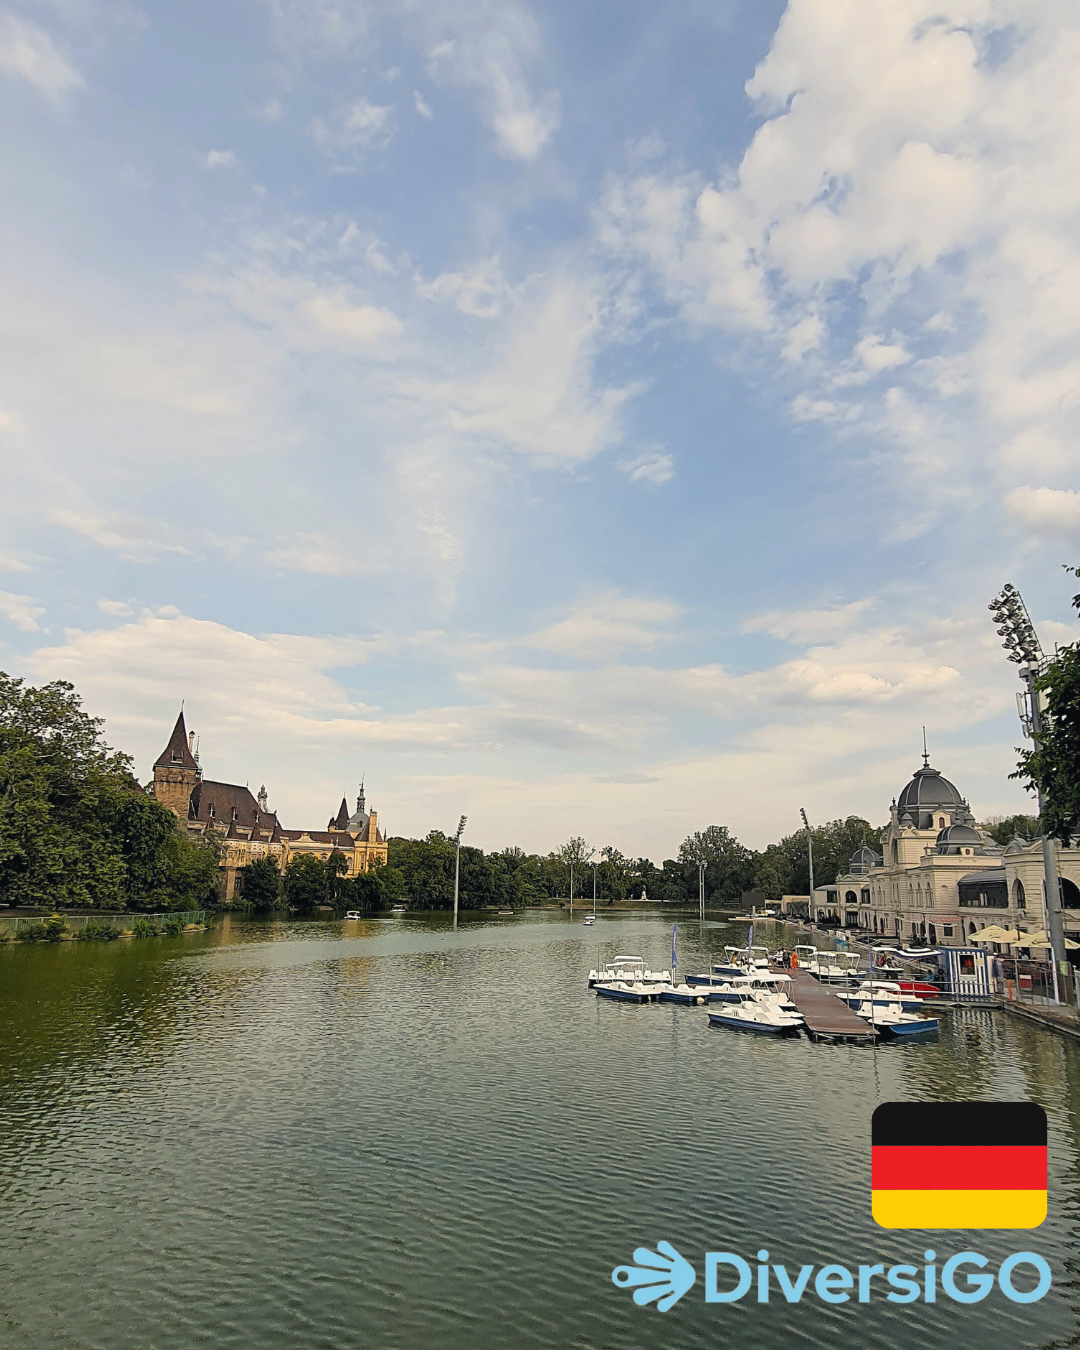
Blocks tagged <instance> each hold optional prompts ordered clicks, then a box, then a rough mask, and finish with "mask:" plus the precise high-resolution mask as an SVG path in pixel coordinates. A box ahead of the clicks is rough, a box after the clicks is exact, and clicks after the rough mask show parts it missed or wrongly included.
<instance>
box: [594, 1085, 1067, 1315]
mask: <svg viewBox="0 0 1080 1350" xmlns="http://www.w3.org/2000/svg"><path fill="white" fill-rule="evenodd" d="M871 1174H872V1181H871V1188H872V1194H871V1210H872V1213H873V1217H874V1220H875V1221H876V1222H877V1223H878V1224H879V1225H880V1226H881V1227H882V1228H893V1229H928V1230H941V1229H945V1230H949V1229H952V1230H955V1229H1008V1228H1016V1229H1023V1228H1037V1227H1038V1225H1039V1224H1040V1223H1042V1221H1043V1219H1045V1218H1046V1175H1047V1164H1046V1113H1045V1112H1044V1111H1043V1109H1042V1107H1041V1106H1036V1105H1035V1104H1034V1103H1032V1102H886V1103H885V1104H884V1105H883V1106H879V1107H878V1108H877V1110H876V1111H875V1112H874V1117H873V1123H872V1132H871ZM756 1258H757V1260H756V1263H754V1262H751V1261H750V1260H748V1259H747V1258H746V1257H744V1256H742V1255H740V1254H739V1253H737V1252H706V1253H705V1259H704V1280H703V1281H702V1285H703V1289H704V1297H705V1302H706V1303H737V1302H739V1301H740V1300H742V1299H748V1300H749V1301H756V1302H758V1303H769V1302H771V1301H773V1300H777V1301H779V1300H784V1301H786V1302H787V1303H801V1302H802V1300H803V1299H804V1298H807V1299H818V1300H820V1301H821V1302H822V1303H831V1304H837V1303H848V1302H858V1303H870V1302H872V1301H875V1300H876V1299H885V1300H887V1301H888V1302H890V1303H916V1302H924V1303H936V1302H937V1301H938V1300H939V1298H942V1299H950V1300H952V1301H953V1302H954V1303H981V1302H982V1300H983V1299H984V1298H986V1297H988V1295H989V1294H990V1293H991V1292H992V1291H993V1290H994V1288H995V1287H996V1288H997V1289H999V1290H1000V1291H1001V1293H1002V1294H1003V1295H1004V1296H1005V1298H1007V1299H1008V1300H1009V1301H1010V1302H1012V1303H1037V1302H1038V1301H1039V1299H1041V1298H1043V1297H1045V1295H1046V1294H1047V1293H1048V1292H1049V1289H1050V1286H1051V1283H1052V1274H1051V1270H1050V1266H1049V1264H1048V1263H1047V1262H1046V1261H1045V1260H1044V1258H1043V1257H1041V1256H1040V1255H1039V1254H1038V1253H1037V1252H1031V1251H1019V1252H1013V1253H1012V1255H1011V1256H1007V1257H1005V1259H1004V1260H1003V1261H1001V1262H999V1263H998V1264H997V1266H996V1267H995V1266H993V1265H992V1264H991V1262H990V1261H988V1260H987V1258H986V1257H985V1256H983V1255H982V1254H981V1253H979V1252H977V1251H973V1250H965V1251H958V1252H955V1253H954V1254H953V1255H951V1256H945V1257H942V1258H939V1257H938V1253H937V1252H936V1251H935V1250H934V1249H933V1248H927V1249H926V1250H925V1251H923V1252H921V1253H919V1254H918V1256H917V1257H916V1258H915V1259H913V1260H908V1261H899V1262H896V1263H895V1264H892V1265H888V1266H887V1265H885V1264H884V1263H883V1262H874V1263H863V1264H859V1263H853V1262H850V1261H849V1262H844V1263H841V1262H828V1263H826V1264H825V1265H821V1266H814V1265H805V1264H804V1265H800V1266H799V1267H798V1269H795V1268H794V1267H792V1268H791V1269H789V1268H788V1267H787V1266H786V1265H783V1264H781V1263H779V1262H770V1259H769V1253H768V1251H767V1250H766V1249H765V1248H761V1249H760V1250H759V1251H758V1252H757V1253H756ZM633 1260H634V1264H633V1265H632V1266H616V1268H615V1269H614V1270H613V1271H612V1273H611V1278H612V1281H613V1282H614V1283H615V1284H616V1285H617V1286H618V1287H619V1288H620V1289H630V1290H633V1299H634V1302H635V1303H636V1304H638V1305H639V1307H648V1306H649V1305H650V1304H654V1305H655V1307H656V1310H657V1311H658V1312H664V1313H666V1312H669V1311H670V1310H671V1309H672V1308H673V1307H674V1306H675V1305H676V1304H677V1303H678V1302H679V1300H680V1299H681V1298H683V1297H684V1295H686V1294H687V1293H688V1292H689V1291H690V1290H691V1289H692V1288H693V1287H694V1285H695V1284H696V1283H697V1278H698V1272H697V1270H696V1269H695V1268H694V1266H693V1265H692V1264H691V1262H690V1261H688V1260H687V1259H686V1257H684V1256H683V1255H682V1254H681V1253H680V1252H679V1251H677V1250H676V1249H675V1247H673V1246H672V1244H671V1243H670V1242H666V1241H663V1242H658V1243H657V1244H656V1250H655V1251H653V1250H652V1249H651V1248H649V1247H638V1248H637V1250H636V1251H635V1252H634V1256H633ZM751 1291H753V1292H751Z"/></svg>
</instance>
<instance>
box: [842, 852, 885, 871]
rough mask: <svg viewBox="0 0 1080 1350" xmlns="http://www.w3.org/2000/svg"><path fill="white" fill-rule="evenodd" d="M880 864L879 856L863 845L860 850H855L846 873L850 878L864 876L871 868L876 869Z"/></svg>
mask: <svg viewBox="0 0 1080 1350" xmlns="http://www.w3.org/2000/svg"><path fill="white" fill-rule="evenodd" d="M880 862H881V855H880V854H879V853H875V852H874V850H873V849H872V848H870V847H868V846H867V845H866V844H863V846H862V848H859V849H856V850H855V852H854V853H853V854H852V855H851V861H850V862H849V863H848V871H849V872H850V873H851V874H852V876H865V874H866V873H867V872H869V871H870V869H871V867H876V866H877V865H878V863H880Z"/></svg>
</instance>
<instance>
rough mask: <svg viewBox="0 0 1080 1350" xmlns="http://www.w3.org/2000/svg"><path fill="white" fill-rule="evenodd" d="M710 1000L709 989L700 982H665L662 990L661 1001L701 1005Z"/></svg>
mask: <svg viewBox="0 0 1080 1350" xmlns="http://www.w3.org/2000/svg"><path fill="white" fill-rule="evenodd" d="M708 1001H709V992H708V989H707V987H706V986H703V985H700V984H665V985H663V986H662V987H661V990H660V1002H661V1003H685V1004H687V1005H692V1006H697V1007H700V1006H701V1004H703V1003H708Z"/></svg>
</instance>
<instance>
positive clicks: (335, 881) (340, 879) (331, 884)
mask: <svg viewBox="0 0 1080 1350" xmlns="http://www.w3.org/2000/svg"><path fill="white" fill-rule="evenodd" d="M323 866H324V867H325V868H326V894H327V897H328V898H329V900H330V903H331V904H332V905H333V906H334V908H335V909H337V908H338V902H339V900H340V899H341V897H342V896H343V895H344V894H345V889H346V885H345V873H346V872H347V871H348V870H349V860H348V858H346V856H345V854H344V853H342V852H341V850H340V849H337V848H336V849H334V851H333V853H331V854H330V856H329V858H327V860H326V862H325V863H324V864H323Z"/></svg>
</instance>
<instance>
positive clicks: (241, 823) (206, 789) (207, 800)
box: [188, 778, 275, 830]
mask: <svg viewBox="0 0 1080 1350" xmlns="http://www.w3.org/2000/svg"><path fill="white" fill-rule="evenodd" d="M188 819H189V820H201V821H203V822H204V823H206V824H209V823H211V822H213V823H215V824H218V825H228V824H229V823H230V822H232V821H235V822H236V824H237V826H238V828H240V829H242V830H248V829H251V828H252V827H257V826H262V828H263V829H271V828H273V822H274V819H275V817H273V816H269V815H266V814H265V813H264V812H262V811H260V810H259V803H258V802H257V801H256V800H255V798H254V797H253V796H252V795H251V790H250V788H246V787H241V786H240V784H239V783H215V782H213V781H212V780H211V779H207V778H204V779H203V780H202V781H201V782H199V783H196V784H195V786H194V787H193V788H192V790H191V801H190V803H189V805H188Z"/></svg>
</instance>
